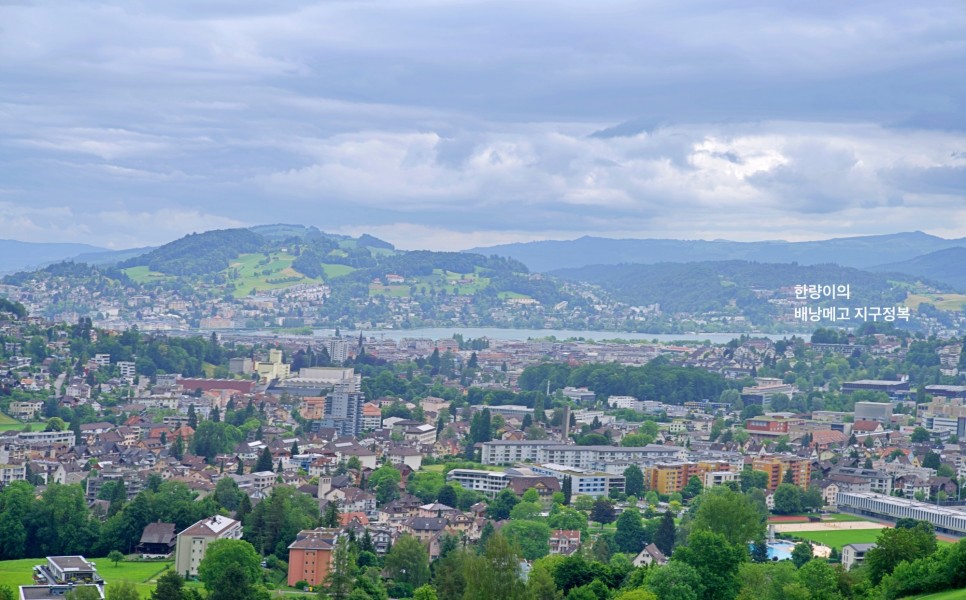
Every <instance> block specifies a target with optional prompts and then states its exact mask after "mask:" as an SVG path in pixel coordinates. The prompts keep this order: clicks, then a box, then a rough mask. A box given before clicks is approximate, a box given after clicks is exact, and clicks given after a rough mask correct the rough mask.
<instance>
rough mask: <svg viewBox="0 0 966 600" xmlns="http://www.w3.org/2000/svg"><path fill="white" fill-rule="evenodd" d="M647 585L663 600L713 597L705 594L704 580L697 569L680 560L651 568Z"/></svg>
mask: <svg viewBox="0 0 966 600" xmlns="http://www.w3.org/2000/svg"><path fill="white" fill-rule="evenodd" d="M647 587H648V589H649V590H651V592H653V593H654V594H656V595H657V597H658V598H660V599H661V600H703V599H704V598H709V599H710V598H713V596H711V595H707V596H706V595H705V588H704V582H703V581H702V580H701V575H700V574H699V573H698V571H697V569H695V568H694V567H692V566H691V565H689V564H687V563H684V562H680V561H671V563H670V564H668V565H667V566H666V567H663V568H660V569H653V570H650V572H649V573H648V576H647Z"/></svg>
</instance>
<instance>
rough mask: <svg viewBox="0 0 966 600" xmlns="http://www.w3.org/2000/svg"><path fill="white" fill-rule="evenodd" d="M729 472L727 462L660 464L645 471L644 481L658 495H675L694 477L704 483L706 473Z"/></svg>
mask: <svg viewBox="0 0 966 600" xmlns="http://www.w3.org/2000/svg"><path fill="white" fill-rule="evenodd" d="M729 470H730V469H729V467H728V463H726V462H706V461H701V462H674V463H658V464H655V465H654V466H651V467H648V468H647V469H646V470H645V471H644V481H645V483H646V484H647V489H649V490H653V491H655V492H657V493H658V494H673V493H674V492H680V491H681V490H683V489H684V486H686V485H687V484H688V480H690V479H691V478H692V477H697V478H698V479H701V480H702V482H703V481H704V475H705V473H712V472H715V471H729Z"/></svg>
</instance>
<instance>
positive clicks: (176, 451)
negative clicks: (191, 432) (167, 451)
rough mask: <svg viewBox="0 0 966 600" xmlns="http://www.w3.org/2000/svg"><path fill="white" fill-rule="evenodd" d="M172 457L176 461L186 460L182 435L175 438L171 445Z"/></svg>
mask: <svg viewBox="0 0 966 600" xmlns="http://www.w3.org/2000/svg"><path fill="white" fill-rule="evenodd" d="M171 456H173V457H174V458H175V459H176V460H181V459H182V458H184V437H182V436H181V435H177V436H175V438H174V442H173V443H172V444H171Z"/></svg>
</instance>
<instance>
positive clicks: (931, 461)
mask: <svg viewBox="0 0 966 600" xmlns="http://www.w3.org/2000/svg"><path fill="white" fill-rule="evenodd" d="M941 465H942V461H941V460H940V459H939V455H938V454H936V453H935V452H933V451H931V450H930V451H929V452H927V453H926V456H925V457H923V459H922V466H923V467H925V468H927V469H936V470H938V469H939V467H940V466H941Z"/></svg>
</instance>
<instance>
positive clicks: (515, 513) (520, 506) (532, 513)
mask: <svg viewBox="0 0 966 600" xmlns="http://www.w3.org/2000/svg"><path fill="white" fill-rule="evenodd" d="M542 511H543V508H542V507H541V506H540V505H539V504H537V503H536V502H518V503H517V505H516V506H514V507H513V510H511V511H510V519H512V520H514V521H543V519H542V518H541V516H540V513H541V512H542Z"/></svg>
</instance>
